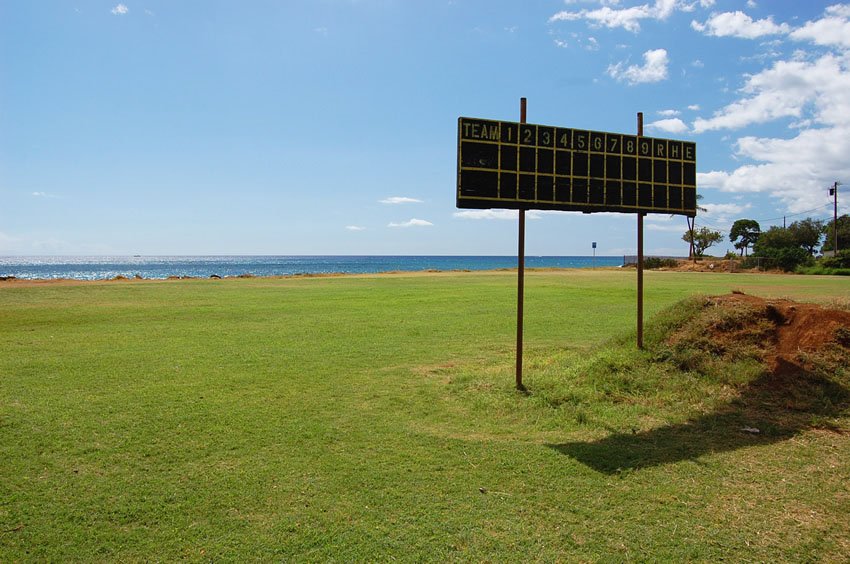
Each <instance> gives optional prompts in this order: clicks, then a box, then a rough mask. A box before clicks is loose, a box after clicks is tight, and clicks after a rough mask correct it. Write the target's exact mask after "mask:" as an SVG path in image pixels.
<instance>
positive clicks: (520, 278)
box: [516, 98, 526, 391]
mask: <svg viewBox="0 0 850 564" xmlns="http://www.w3.org/2000/svg"><path fill="white" fill-rule="evenodd" d="M525 120H526V100H525V98H520V99H519V121H520V123H525ZM518 215H519V233H518V235H519V236H518V242H517V302H516V389H517V390H520V391H525V386H524V385H523V383H522V318H523V308H524V305H525V304H524V302H525V210H524V209H520V210H519V214H518Z"/></svg>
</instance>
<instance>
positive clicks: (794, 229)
mask: <svg viewBox="0 0 850 564" xmlns="http://www.w3.org/2000/svg"><path fill="white" fill-rule="evenodd" d="M824 231H825V229H824V225H823V221H821V220H819V219H812V218H810V217H807V218H806V219H801V220H800V221H795V222H794V223H792V224H791V225H789V226H788V232H789V233H791V237H793V239H794V242H795V243H796V244H797V246H798V247H802V248H803V249H805V250H806V252H807V253H809V256H814V254H815V249H817V248H818V246H819V245H820V240H821V238H822V237H823V234H824Z"/></svg>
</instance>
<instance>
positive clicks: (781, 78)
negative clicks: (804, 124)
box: [694, 54, 850, 133]
mask: <svg viewBox="0 0 850 564" xmlns="http://www.w3.org/2000/svg"><path fill="white" fill-rule="evenodd" d="M848 87H850V74H848V69H847V61H846V60H842V59H840V58H838V57H837V56H835V55H832V54H827V55H824V56H823V57H821V58H820V59H818V60H816V61H813V62H808V61H777V62H776V63H774V65H773V67H771V68H769V69H766V70H763V71H762V72H760V73H757V74H754V75H752V76H750V77H749V78H748V79H747V82H746V84H745V85H744V87H743V88H742V89H741V91H742V92H743V93H744V94H745V97H744V98H742V99H740V100H737V101H735V102H733V103H731V104H729V105H727V106H726V107H725V108H723V109H721V110H719V111H718V112H715V114H714V116H712V117H711V118H709V119H704V118H698V119H696V120H695V121H694V131H695V132H696V133H701V132H704V131H710V130H715V129H736V128H740V127H744V126H746V125H750V124H754V123H765V122H768V121H772V120H775V119H778V118H786V117H793V118H797V119H799V118H801V117H802V115H803V112H804V109H805V108H806V107H807V106H808V105H810V104H814V105H815V113H816V116H815V117H816V118H818V119H819V121H821V122H826V123H837V122H843V121H845V120H846V119H847V118H848V117H850V113H848V112H850V93H848V92H847V91H846V90H844V89H846V88H848Z"/></svg>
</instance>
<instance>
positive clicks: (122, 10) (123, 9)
mask: <svg viewBox="0 0 850 564" xmlns="http://www.w3.org/2000/svg"><path fill="white" fill-rule="evenodd" d="M110 11H111V12H112V15H114V16H123V15H124V14H126V13H127V12H129V11H130V9H129V8H127V6H125V5H124V4H118V5H117V6H115V7H114V8H112V10H110Z"/></svg>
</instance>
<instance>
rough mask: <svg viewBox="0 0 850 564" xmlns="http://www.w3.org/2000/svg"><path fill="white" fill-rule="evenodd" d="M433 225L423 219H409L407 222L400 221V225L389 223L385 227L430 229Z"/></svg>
mask: <svg viewBox="0 0 850 564" xmlns="http://www.w3.org/2000/svg"><path fill="white" fill-rule="evenodd" d="M433 225H434V224H433V223H431V222H430V221H426V220H424V219H416V218H415V217H414V218H413V219H409V220H407V221H402V222H401V223H396V222H391V223H389V224H388V225H387V227H431V226H433Z"/></svg>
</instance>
